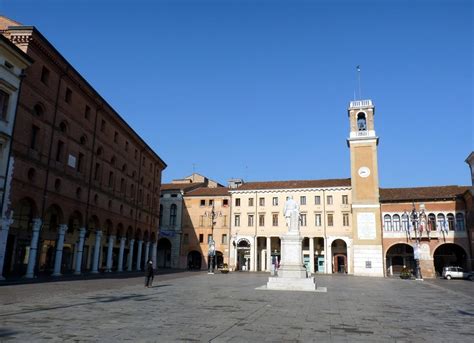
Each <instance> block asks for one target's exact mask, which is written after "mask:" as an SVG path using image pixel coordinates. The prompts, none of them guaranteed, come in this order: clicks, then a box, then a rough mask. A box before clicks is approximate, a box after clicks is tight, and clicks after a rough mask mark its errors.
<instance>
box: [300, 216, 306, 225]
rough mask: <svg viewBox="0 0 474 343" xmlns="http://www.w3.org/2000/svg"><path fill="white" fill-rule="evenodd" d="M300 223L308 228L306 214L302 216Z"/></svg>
mask: <svg viewBox="0 0 474 343" xmlns="http://www.w3.org/2000/svg"><path fill="white" fill-rule="evenodd" d="M300 223H301V226H306V213H301V214H300Z"/></svg>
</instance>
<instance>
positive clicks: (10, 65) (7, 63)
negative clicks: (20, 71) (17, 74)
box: [3, 60, 13, 70]
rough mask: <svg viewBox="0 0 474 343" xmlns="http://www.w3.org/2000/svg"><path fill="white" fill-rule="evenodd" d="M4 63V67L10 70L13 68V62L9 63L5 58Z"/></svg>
mask: <svg viewBox="0 0 474 343" xmlns="http://www.w3.org/2000/svg"><path fill="white" fill-rule="evenodd" d="M3 64H4V65H5V67H7V69H10V70H12V69H13V64H11V63H10V62H8V61H7V60H5V63H3Z"/></svg>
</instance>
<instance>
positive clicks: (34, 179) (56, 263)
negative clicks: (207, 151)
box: [0, 17, 166, 277]
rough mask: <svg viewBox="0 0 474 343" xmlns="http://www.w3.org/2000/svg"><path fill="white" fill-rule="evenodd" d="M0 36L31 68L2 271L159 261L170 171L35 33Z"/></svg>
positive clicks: (6, 25) (13, 30)
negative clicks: (164, 181)
mask: <svg viewBox="0 0 474 343" xmlns="http://www.w3.org/2000/svg"><path fill="white" fill-rule="evenodd" d="M0 30H1V33H2V34H3V36H5V37H6V38H8V39H9V40H10V41H11V42H13V43H14V44H15V45H16V46H17V47H19V48H20V49H21V50H22V51H24V52H25V53H26V54H27V55H28V56H30V58H32V59H33V60H34V63H33V64H32V65H31V66H30V67H29V68H28V69H27V71H26V76H25V78H24V81H23V87H22V89H21V94H20V99H19V104H18V111H17V123H16V126H15V130H14V134H13V149H12V156H13V158H14V160H15V168H14V172H13V180H12V192H11V197H10V199H9V202H10V208H11V210H12V211H13V213H14V215H13V223H12V224H11V226H10V228H9V234H8V240H7V248H6V249H7V253H6V257H7V259H6V261H5V266H4V273H5V274H7V275H9V274H18V275H23V274H26V277H33V276H34V275H36V274H38V273H43V272H44V273H52V274H53V275H60V274H61V273H63V272H72V271H74V273H76V274H80V273H81V272H83V271H86V270H89V271H91V272H94V273H96V272H98V271H99V270H100V269H101V268H104V269H105V270H106V271H110V270H118V271H122V270H124V269H125V268H126V269H127V270H133V269H138V270H139V269H140V268H141V267H142V266H143V263H144V261H145V260H146V259H148V258H151V257H153V258H155V259H156V248H157V235H158V232H157V231H158V218H159V193H160V185H161V174H162V171H163V169H164V168H165V167H166V164H165V163H164V162H163V161H162V159H161V158H160V157H159V156H158V155H157V154H156V153H155V152H154V151H153V150H152V149H151V148H150V147H149V146H148V145H147V144H146V143H145V142H144V141H143V140H142V139H141V138H140V136H139V135H138V134H137V133H136V132H135V131H134V130H133V129H132V128H131V127H130V126H129V125H128V124H127V123H126V122H125V121H124V120H123V118H122V117H121V116H120V115H119V114H118V113H117V112H116V111H115V110H114V109H113V108H112V107H111V106H110V105H109V104H108V103H107V101H106V100H105V99H103V98H102V97H101V96H100V94H98V93H97V91H95V90H94V88H93V87H92V86H91V85H90V84H89V83H88V82H87V81H86V80H85V79H84V78H83V77H82V76H81V75H80V74H79V73H78V72H77V71H76V70H75V69H74V67H73V66H72V65H71V64H70V63H69V62H68V61H67V60H66V59H65V58H64V57H63V56H62V55H61V54H60V53H59V52H58V51H57V50H56V49H55V47H54V46H53V45H52V44H51V43H50V42H48V40H47V39H46V38H45V37H44V36H43V35H42V34H41V33H40V32H39V31H38V30H37V29H36V28H35V27H33V26H22V25H21V24H19V23H17V22H14V21H12V20H10V19H8V18H5V17H0Z"/></svg>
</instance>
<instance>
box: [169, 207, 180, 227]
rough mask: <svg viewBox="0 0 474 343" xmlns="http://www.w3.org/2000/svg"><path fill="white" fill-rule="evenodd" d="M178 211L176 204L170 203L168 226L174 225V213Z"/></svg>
mask: <svg viewBox="0 0 474 343" xmlns="http://www.w3.org/2000/svg"><path fill="white" fill-rule="evenodd" d="M177 212H178V206H176V204H172V205H171V207H170V226H176V213H177Z"/></svg>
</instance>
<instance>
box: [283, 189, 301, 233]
mask: <svg viewBox="0 0 474 343" xmlns="http://www.w3.org/2000/svg"><path fill="white" fill-rule="evenodd" d="M283 215H284V216H285V221H286V225H287V226H288V231H297V230H298V224H296V227H293V226H295V225H292V224H291V222H292V220H291V218H292V216H294V217H295V218H296V223H298V221H299V219H300V206H299V205H298V203H297V202H296V201H294V200H293V197H292V196H289V197H286V202H285V207H283Z"/></svg>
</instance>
